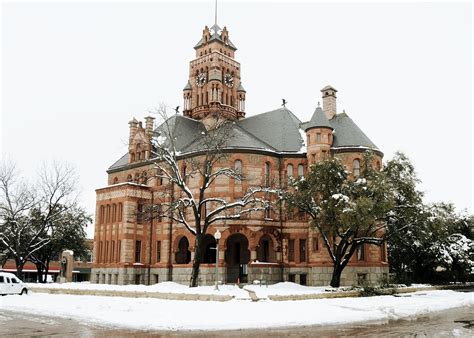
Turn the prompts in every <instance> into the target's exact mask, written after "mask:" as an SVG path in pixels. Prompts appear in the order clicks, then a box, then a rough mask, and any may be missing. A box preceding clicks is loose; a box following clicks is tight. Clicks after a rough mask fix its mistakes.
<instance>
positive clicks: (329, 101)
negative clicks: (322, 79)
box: [321, 86, 337, 120]
mask: <svg viewBox="0 0 474 338" xmlns="http://www.w3.org/2000/svg"><path fill="white" fill-rule="evenodd" d="M321 92H322V93H323V111H324V114H325V115H326V117H327V119H328V120H330V119H332V118H333V117H334V115H336V114H337V110H336V93H337V90H336V89H335V88H334V87H332V86H326V87H324V88H323V89H321Z"/></svg>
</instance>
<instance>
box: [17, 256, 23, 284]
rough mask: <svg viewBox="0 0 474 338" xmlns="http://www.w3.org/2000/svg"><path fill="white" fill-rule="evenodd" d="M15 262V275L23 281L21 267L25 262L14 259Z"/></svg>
mask: <svg viewBox="0 0 474 338" xmlns="http://www.w3.org/2000/svg"><path fill="white" fill-rule="evenodd" d="M15 263H16V276H17V277H18V278H19V279H21V280H22V281H23V267H24V266H25V262H23V261H21V260H19V259H15Z"/></svg>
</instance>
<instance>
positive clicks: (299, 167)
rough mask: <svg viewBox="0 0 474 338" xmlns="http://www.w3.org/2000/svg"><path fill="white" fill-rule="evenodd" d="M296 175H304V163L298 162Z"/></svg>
mask: <svg viewBox="0 0 474 338" xmlns="http://www.w3.org/2000/svg"><path fill="white" fill-rule="evenodd" d="M298 176H299V177H302V176H304V165H302V164H298Z"/></svg>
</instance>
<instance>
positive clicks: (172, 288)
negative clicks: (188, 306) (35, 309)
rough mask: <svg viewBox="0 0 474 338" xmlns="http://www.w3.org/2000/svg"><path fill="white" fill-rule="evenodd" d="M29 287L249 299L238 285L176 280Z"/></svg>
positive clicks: (29, 286)
mask: <svg viewBox="0 0 474 338" xmlns="http://www.w3.org/2000/svg"><path fill="white" fill-rule="evenodd" d="M27 286H28V288H41V289H55V290H91V291H94V290H105V291H125V292H159V293H178V294H193V295H229V296H234V297H235V298H238V299H249V294H248V292H247V291H245V290H242V289H240V288H239V287H238V286H236V285H219V290H214V286H199V287H196V288H190V287H189V286H186V285H182V284H178V283H175V282H162V283H158V284H154V285H111V284H93V283H64V284H34V283H27Z"/></svg>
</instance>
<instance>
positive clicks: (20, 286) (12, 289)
mask: <svg viewBox="0 0 474 338" xmlns="http://www.w3.org/2000/svg"><path fill="white" fill-rule="evenodd" d="M27 293H28V289H27V287H26V285H25V284H24V283H23V282H22V281H21V280H19V279H18V277H17V276H15V275H14V274H12V273H8V272H0V295H2V296H5V295H26V294H27Z"/></svg>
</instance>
